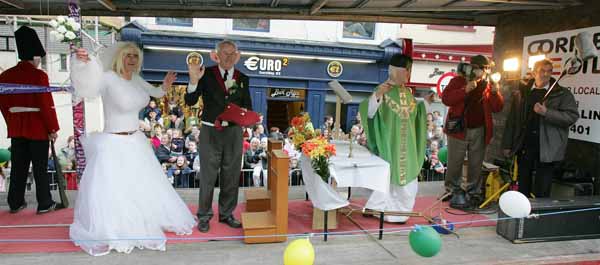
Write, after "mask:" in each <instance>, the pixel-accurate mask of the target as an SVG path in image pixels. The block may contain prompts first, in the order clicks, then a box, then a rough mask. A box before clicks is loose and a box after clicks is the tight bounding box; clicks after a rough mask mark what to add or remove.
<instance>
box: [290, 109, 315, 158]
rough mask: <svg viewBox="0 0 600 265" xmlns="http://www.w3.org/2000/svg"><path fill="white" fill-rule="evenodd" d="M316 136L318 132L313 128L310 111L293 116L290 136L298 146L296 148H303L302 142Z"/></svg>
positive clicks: (295, 145)
mask: <svg viewBox="0 0 600 265" xmlns="http://www.w3.org/2000/svg"><path fill="white" fill-rule="evenodd" d="M316 136H317V133H315V129H314V128H313V125H312V122H311V121H310V116H309V115H308V113H304V114H303V115H300V116H296V117H294V118H292V127H291V128H290V130H289V132H288V137H289V138H290V139H291V141H292V144H294V147H296V150H301V149H302V144H303V143H304V142H305V141H307V140H310V139H312V138H314V137H316Z"/></svg>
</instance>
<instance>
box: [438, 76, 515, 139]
mask: <svg viewBox="0 0 600 265" xmlns="http://www.w3.org/2000/svg"><path fill="white" fill-rule="evenodd" d="M466 85H467V80H466V79H465V78H464V77H462V76H457V77H454V78H452V80H450V83H449V84H448V85H447V86H446V88H445V89H444V93H442V102H443V103H444V105H446V106H448V115H447V116H446V119H448V118H457V117H460V116H461V115H463V112H464V109H465V98H466V97H467V93H466V92H465V89H464V88H465V86H466ZM482 100H483V112H484V115H485V144H489V143H490V141H491V140H492V136H494V131H493V129H494V123H493V119H492V113H494V112H500V111H502V107H503V106H504V98H502V95H501V94H500V93H499V92H495V93H493V92H492V91H491V87H490V85H489V84H487V85H486V87H485V90H484V91H483V99H482ZM467 109H468V107H467ZM467 111H468V110H467ZM444 132H445V133H446V134H447V135H448V137H454V138H457V139H461V140H464V139H465V133H464V131H463V132H460V133H454V134H452V133H448V132H447V131H446V129H445V128H444Z"/></svg>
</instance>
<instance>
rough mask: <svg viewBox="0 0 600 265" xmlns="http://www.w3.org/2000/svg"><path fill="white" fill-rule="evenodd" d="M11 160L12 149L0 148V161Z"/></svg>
mask: <svg viewBox="0 0 600 265" xmlns="http://www.w3.org/2000/svg"><path fill="white" fill-rule="evenodd" d="M7 161H10V151H8V149H0V163H4V162H7Z"/></svg>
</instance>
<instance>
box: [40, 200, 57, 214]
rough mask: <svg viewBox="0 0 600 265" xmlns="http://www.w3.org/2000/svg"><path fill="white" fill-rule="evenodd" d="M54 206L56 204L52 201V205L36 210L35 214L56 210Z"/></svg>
mask: <svg viewBox="0 0 600 265" xmlns="http://www.w3.org/2000/svg"><path fill="white" fill-rule="evenodd" d="M56 206H57V204H56V203H55V202H53V203H52V205H50V207H48V208H46V209H41V210H37V214H45V213H49V212H52V211H54V210H56Z"/></svg>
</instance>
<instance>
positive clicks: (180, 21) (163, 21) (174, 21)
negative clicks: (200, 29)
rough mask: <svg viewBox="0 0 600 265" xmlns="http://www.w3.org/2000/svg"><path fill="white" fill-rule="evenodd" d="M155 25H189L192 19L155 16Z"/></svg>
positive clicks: (192, 22)
mask: <svg viewBox="0 0 600 265" xmlns="http://www.w3.org/2000/svg"><path fill="white" fill-rule="evenodd" d="M156 24H157V25H165V26H182V27H191V26H193V25H194V21H193V19H192V18H189V17H157V18H156Z"/></svg>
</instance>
